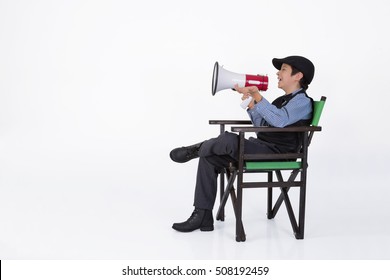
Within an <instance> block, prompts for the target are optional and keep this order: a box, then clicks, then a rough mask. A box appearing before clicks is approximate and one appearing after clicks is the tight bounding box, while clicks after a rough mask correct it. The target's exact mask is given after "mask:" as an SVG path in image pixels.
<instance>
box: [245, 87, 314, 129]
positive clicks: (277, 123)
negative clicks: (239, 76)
mask: <svg viewBox="0 0 390 280" xmlns="http://www.w3.org/2000/svg"><path fill="white" fill-rule="evenodd" d="M300 90H302V89H299V90H297V91H294V92H293V93H291V94H293V95H294V94H296V93H297V92H299V91H300ZM311 113H312V106H311V100H310V98H308V97H307V96H306V95H305V94H298V95H297V96H295V97H294V98H292V99H291V100H290V101H289V102H288V103H287V105H285V106H283V107H282V108H280V109H279V108H277V107H276V106H275V105H272V104H271V103H270V102H269V101H268V100H267V99H265V98H264V97H263V98H262V99H261V101H260V102H258V103H257V104H256V105H255V106H254V107H253V108H252V109H249V110H248V115H249V117H250V119H251V121H252V123H253V125H254V126H265V125H267V124H268V125H271V126H274V127H285V126H287V125H290V124H293V123H296V122H297V121H299V120H307V119H310V118H311Z"/></svg>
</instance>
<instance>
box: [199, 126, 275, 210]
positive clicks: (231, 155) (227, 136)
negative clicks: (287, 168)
mask: <svg viewBox="0 0 390 280" xmlns="http://www.w3.org/2000/svg"><path fill="white" fill-rule="evenodd" d="M238 140H239V137H238V135H237V134H234V133H230V132H225V133H223V134H220V135H219V136H218V137H216V138H212V139H210V140H207V141H205V142H204V143H203V144H202V146H201V148H200V150H199V165H198V173H197V177H196V186H195V198H194V206H195V207H197V208H201V209H209V210H212V209H213V207H214V203H215V198H216V195H217V178H218V174H219V173H220V172H221V171H222V170H223V169H224V168H225V167H228V166H229V164H230V163H231V162H237V161H238ZM244 149H245V153H275V150H274V149H272V147H270V146H268V145H266V144H264V143H263V142H261V141H260V140H258V139H257V138H250V139H249V140H248V139H246V140H245V143H244Z"/></svg>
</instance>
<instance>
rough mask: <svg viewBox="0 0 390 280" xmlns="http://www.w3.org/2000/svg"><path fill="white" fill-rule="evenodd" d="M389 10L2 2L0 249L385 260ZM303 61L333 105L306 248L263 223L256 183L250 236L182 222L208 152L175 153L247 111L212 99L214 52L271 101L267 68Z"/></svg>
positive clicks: (75, 255)
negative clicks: (263, 88) (182, 160)
mask: <svg viewBox="0 0 390 280" xmlns="http://www.w3.org/2000/svg"><path fill="white" fill-rule="evenodd" d="M389 14H390V11H389V8H388V3H387V1H384V0H383V1H381V0H373V1H361V0H357V1H342V0H341V1H340V0H339V1H309V0H297V1H286V0H283V1H265V0H261V1H260V0H257V1H254V0H253V1H250V0H241V1H231V0H223V1H222V0H221V1H195V2H194V1H192V2H187V1H178V0H167V1H157V0H149V1H147V0H146V1H125V0H110V1H108V0H107V1H103V0H97V1H92V0H91V1H87V0H82V1H73V0H63V1H49V0H37V1H26V0H12V1H11V0H0V221H1V222H0V224H1V229H0V259H137V258H138V259H196V258H200V259H202V258H203V259H206V258H208V259H210V258H213V259H224V258H241V259H248V258H251V259H256V258H271V259H289V258H293V259H378V258H379V259H383V258H384V259H388V258H389V257H390V224H389V218H390V211H389V210H390V206H389V203H390V199H389V197H390V190H389V183H388V181H389V179H390V178H389V177H390V176H389V173H388V168H387V167H388V158H389V148H388V139H387V137H388V135H389V133H388V132H387V131H386V130H387V128H388V127H389V125H388V123H387V119H388V111H389V110H388V104H389V103H388V102H389V98H388V92H387V91H388V80H389V79H388V73H389V67H388V66H389V64H390V56H389V54H388V50H389V49H390V42H389V39H388V37H389V36H388V26H390V19H389ZM295 54H297V55H304V56H306V57H308V58H310V59H311V60H312V61H313V62H314V64H315V66H316V74H315V78H314V80H313V83H312V85H311V86H310V88H309V91H308V92H309V94H310V95H311V96H312V97H313V98H315V99H319V98H320V97H321V95H325V96H327V97H328V101H327V104H326V108H325V110H324V114H323V118H322V120H321V125H322V126H323V132H321V133H318V134H317V135H315V138H314V141H313V145H312V147H311V150H310V153H311V154H310V167H309V189H308V196H307V199H308V202H307V203H308V205H307V220H306V223H307V227H306V237H305V240H303V241H296V240H295V239H294V238H293V236H292V231H291V228H290V226H289V222H288V220H287V218H286V217H285V216H283V215H284V214H280V215H281V217H280V218H279V220H278V219H275V220H274V221H267V219H266V218H265V210H266V208H265V198H263V197H264V196H263V192H264V191H261V190H248V195H247V196H246V197H245V198H246V199H247V205H248V206H244V208H245V209H244V211H245V212H244V224H245V225H246V229H247V234H248V236H247V239H248V240H247V242H245V243H236V242H235V241H234V218H233V217H232V215H231V214H230V217H227V221H226V222H225V223H220V222H216V230H215V231H214V232H211V233H200V232H194V233H192V234H180V233H176V232H174V231H173V230H172V229H171V224H172V223H173V222H179V221H183V220H185V219H186V218H188V216H189V215H190V213H191V211H192V196H193V188H194V181H195V172H196V166H197V162H196V161H193V162H189V163H187V164H184V165H178V164H176V163H173V162H171V161H170V159H169V156H168V155H169V151H170V150H171V149H172V148H174V147H176V146H181V145H188V144H193V143H196V142H198V141H201V140H204V139H208V138H210V137H213V136H215V135H216V134H217V133H218V128H217V127H210V126H209V125H208V120H209V119H246V118H247V115H246V113H245V111H244V110H242V109H241V108H240V106H239V103H240V97H239V96H238V95H236V94H235V93H234V92H232V91H229V90H226V91H222V92H220V93H218V94H217V95H216V96H214V97H213V96H212V95H211V78H212V70H213V65H214V62H215V61H219V62H220V64H222V65H224V66H225V68H226V69H228V70H231V71H234V72H239V73H249V74H257V73H259V74H268V75H269V79H270V86H269V90H268V91H267V92H266V93H265V94H264V95H265V97H266V98H267V99H269V100H270V101H272V100H273V99H275V98H276V97H277V96H279V95H281V94H282V93H283V92H281V90H279V89H277V86H276V75H275V73H276V69H274V68H273V66H272V63H271V60H272V58H273V57H279V58H280V57H285V56H288V55H295ZM245 194H246V192H245V193H244V195H245ZM255 198H256V200H255ZM228 208H231V207H230V204H228ZM282 212H285V211H282Z"/></svg>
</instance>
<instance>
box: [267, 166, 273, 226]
mask: <svg viewBox="0 0 390 280" xmlns="http://www.w3.org/2000/svg"><path fill="white" fill-rule="evenodd" d="M270 182H272V171H269V172H268V183H270ZM272 192H273V189H272V188H268V189H267V193H268V194H267V218H268V219H273V218H274V217H275V215H274V211H272Z"/></svg>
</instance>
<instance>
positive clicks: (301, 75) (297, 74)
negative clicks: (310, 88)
mask: <svg viewBox="0 0 390 280" xmlns="http://www.w3.org/2000/svg"><path fill="white" fill-rule="evenodd" d="M294 78H295V79H296V80H297V81H298V82H299V81H300V80H301V79H302V78H303V73H302V72H297V73H296V74H295V75H294Z"/></svg>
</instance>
